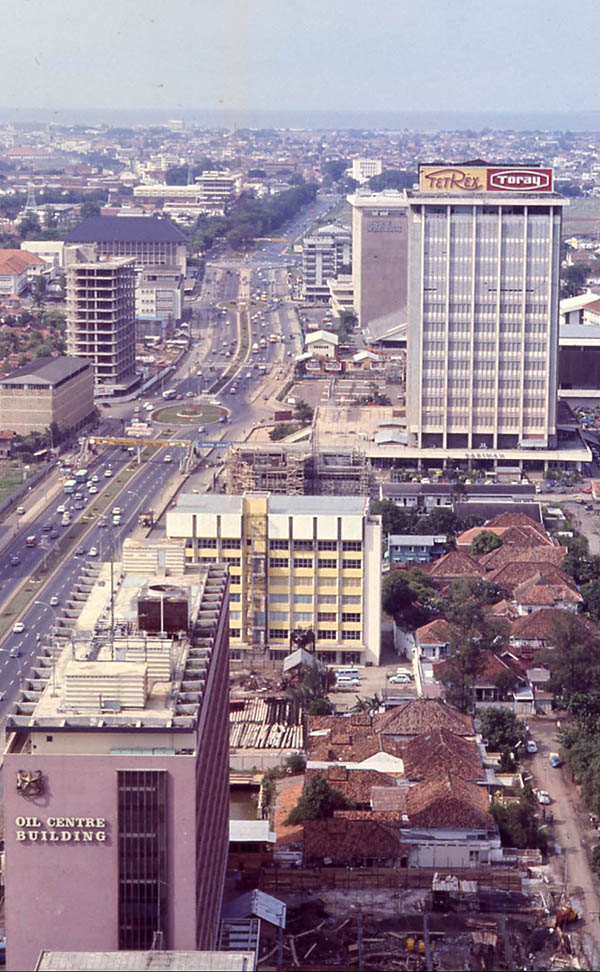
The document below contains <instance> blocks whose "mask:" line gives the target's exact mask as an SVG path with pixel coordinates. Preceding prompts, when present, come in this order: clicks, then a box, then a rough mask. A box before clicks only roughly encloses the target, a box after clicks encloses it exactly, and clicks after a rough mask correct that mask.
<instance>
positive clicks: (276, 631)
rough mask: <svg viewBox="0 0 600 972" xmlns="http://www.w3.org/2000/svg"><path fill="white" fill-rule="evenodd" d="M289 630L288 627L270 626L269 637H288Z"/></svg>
mask: <svg viewBox="0 0 600 972" xmlns="http://www.w3.org/2000/svg"><path fill="white" fill-rule="evenodd" d="M287 637H289V631H288V629H287V628H269V638H278V639H281V638H287Z"/></svg>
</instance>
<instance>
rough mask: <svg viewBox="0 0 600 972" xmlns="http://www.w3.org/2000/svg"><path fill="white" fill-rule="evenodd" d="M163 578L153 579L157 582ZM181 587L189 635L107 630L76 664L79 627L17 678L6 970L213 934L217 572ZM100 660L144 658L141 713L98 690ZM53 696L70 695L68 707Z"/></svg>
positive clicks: (224, 675) (219, 823)
mask: <svg viewBox="0 0 600 972" xmlns="http://www.w3.org/2000/svg"><path fill="white" fill-rule="evenodd" d="M131 580H132V579H131V578H129V580H128V581H127V582H126V583H125V588H128V590H127V589H126V590H125V591H124V593H125V595H126V598H129V597H130V596H131ZM165 580H166V579H165V577H164V576H163V577H162V578H160V579H158V578H157V579H156V581H159V582H160V586H161V589H162V586H163V585H164V583H165ZM140 581H141V582H144V578H140ZM146 581H147V578H146ZM184 582H185V579H181V578H177V584H179V585H181V584H182V583H184ZM103 583H104V584H106V579H104V581H103ZM190 583H193V584H194V585H195V587H194V590H195V591H196V593H195V594H194V603H195V605H196V613H195V615H194V616H192V618H191V628H190V637H188V638H185V637H184V638H183V639H182V638H180V637H175V638H174V637H166V636H165V635H161V636H160V637H157V636H154V637H153V636H151V635H148V634H147V633H146V634H144V632H141V631H138V632H137V633H136V634H135V635H134V636H133V637H132V633H131V630H130V632H129V634H128V636H126V637H123V636H122V635H114V651H115V653H116V655H117V657H119V658H121V659H122V660H121V661H120V662H114V661H112V660H111V658H112V651H111V649H110V646H109V645H105V646H104V647H100V650H99V652H98V654H97V660H95V661H91V662H89V661H79V660H73V657H72V653H73V652H74V653H75V655H76V656H77V658H82V657H83V654H82V651H81V649H82V648H83V644H79V643H78V642H79V640H80V639H81V640H84V635H85V632H83V631H82V632H79V634H77V635H76V637H75V648H74V649H73V648H72V647H71V645H69V646H68V647H67V648H65V650H64V651H63V652H62V654H60V655H59V656H58V657H57V662H56V674H55V676H54V675H53V677H52V678H50V677H48V678H47V682H46V684H45V685H43V684H41V683H42V681H43V673H44V672H45V673H46V675H47V676H49V674H50V666H49V664H48V663H47V661H46V664H45V666H44V665H42V666H41V669H38V675H37V676H36V678H34V679H33V678H32V679H25V685H24V688H23V695H22V698H21V699H19V700H18V701H17V703H16V704H15V707H14V710H13V711H12V712H11V713H10V714H9V716H8V720H7V738H8V744H7V749H6V752H5V756H4V770H5V781H6V785H5V793H4V808H5V852H6V873H5V880H6V894H7V908H6V928H7V940H8V943H9V944H8V963H7V964H8V966H9V967H10V968H11V969H13V970H15V972H19V970H29V969H32V968H34V966H35V962H36V959H37V956H38V955H39V953H40V951H41V949H42V948H45V949H51V950H52V949H54V950H77V949H80V950H84V949H85V950H96V951H107V950H115V951H116V950H130V949H133V950H140V949H149V948H151V947H152V946H153V941H154V938H155V936H156V934H157V933H161V934H162V941H163V945H164V947H165V948H166V949H184V950H195V949H202V948H214V947H215V945H216V935H217V928H218V920H219V915H220V908H221V896H222V891H223V884H224V878H225V867H226V860H227V848H228V798H229V786H228V767H229V759H228V706H227V699H228V682H229V680H228V650H227V645H228V612H227V605H228V597H227V595H228V590H227V585H228V579H227V573H226V570H225V569H223V568H220V567H215V568H212V569H209V570H204V571H202V570H200V571H199V572H195V577H194V578H192V580H191V581H190ZM102 590H103V592H104V589H102ZM104 593H105V592H104ZM94 596H95V595H94V593H92V595H91V598H94ZM102 596H103V594H102ZM117 604H118V602H117ZM86 610H87V607H86V608H84V613H85V611H86ZM116 611H117V617H118V618H120V617H122V616H121V615H120V613H119V610H118V607H117V608H116ZM88 620H89V619H88ZM88 637H89V632H88ZM140 639H141V641H143V642H144V643H145V648H144V649H143V651H142V655H143V657H144V658H145V661H144V662H143V663H142V664H140V661H139V658H140V655H139V648H138V647H137V642H138V641H140ZM88 648H89V645H88ZM130 658H131V660H130ZM115 665H116V666H118V668H119V672H118V673H117V674H120V672H121V670H123V669H127V668H128V667H129V668H130V669H131V677H132V678H134V679H135V678H136V677H137V676H138V675H142V674H143V672H142V670H143V669H146V673H145V676H144V680H145V684H146V700H145V703H144V704H143V706H142V707H141V708H139V707H138V708H135V709H132V708H131V707H130V704H129V703H128V702H127V700H126V698H125V697H123V696H121V697H120V698H121V701H120V702H119V703H117V701H116V696H115V694H114V692H113V693H112V696H111V699H112V700H111V699H108V697H107V696H108V694H110V693H108V692H106V693H105V694H104V695H103V694H102V688H101V686H102V684H104V683H105V681H106V677H109V676H110V673H111V672H112V671H114V669H115ZM161 669H162V670H164V673H165V674H164V675H163V676H162V677H161V676H160V671H161ZM103 672H104V673H106V674H105V675H103ZM40 673H41V674H40ZM152 673H153V674H152ZM73 678H75V682H76V685H75V688H74V689H73V687H71V689H69V685H70V683H71V682H73ZM55 682H56V685H55V684H54V683H55ZM141 684H143V682H142V683H141ZM85 686H87V689H85ZM115 687H116V690H117V693H118V685H117V683H115ZM84 689H85V691H87V693H88V695H87V696H86V697H87V698H88V701H87V702H83V701H82V700H83V698H84V695H85V692H84ZM69 691H71V692H73V691H75V692H79V694H80V701H79V702H78V704H77V705H76V706H75V705H74V704H73V702H72V701H71V702H70V701H69V698H70V696H69ZM82 692H83V693H84V694H81V693H82ZM94 697H95V699H96V701H95V702H94Z"/></svg>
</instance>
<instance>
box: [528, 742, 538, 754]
mask: <svg viewBox="0 0 600 972" xmlns="http://www.w3.org/2000/svg"><path fill="white" fill-rule="evenodd" d="M525 748H526V750H527V752H528V753H537V751H538V748H537V743H536V741H535V739H528V740H527V742H526V743H525Z"/></svg>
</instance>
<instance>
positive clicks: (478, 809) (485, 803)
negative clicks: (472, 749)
mask: <svg viewBox="0 0 600 972" xmlns="http://www.w3.org/2000/svg"><path fill="white" fill-rule="evenodd" d="M489 806H490V802H489V797H488V794H487V791H486V790H485V788H484V787H480V786H477V785H476V784H475V783H469V782H467V781H466V780H462V779H461V778H460V777H459V776H454V775H452V774H451V773H445V774H444V776H442V777H437V778H436V779H431V780H424V781H423V782H422V783H417V784H415V786H412V787H411V788H410V790H409V791H408V793H407V795H406V812H407V814H408V817H409V820H410V826H411V827H428V828H429V827H431V828H434V829H436V830H455V829H461V830H462V829H464V828H471V827H473V828H476V829H480V830H495V829H496V824H495V822H494V819H493V817H492V815H491V814H490V810H489Z"/></svg>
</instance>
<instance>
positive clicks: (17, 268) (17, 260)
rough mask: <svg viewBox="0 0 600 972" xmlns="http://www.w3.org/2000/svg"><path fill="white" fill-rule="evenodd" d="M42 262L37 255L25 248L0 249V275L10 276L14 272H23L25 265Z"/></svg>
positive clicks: (25, 268) (35, 264)
mask: <svg viewBox="0 0 600 972" xmlns="http://www.w3.org/2000/svg"><path fill="white" fill-rule="evenodd" d="M43 263H44V261H43V260H42V259H41V258H40V257H39V256H36V254H35V253H29V252H28V251H27V250H0V276H10V277H12V276H13V274H15V273H23V271H24V270H27V267H32V266H39V265H40V264H43Z"/></svg>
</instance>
